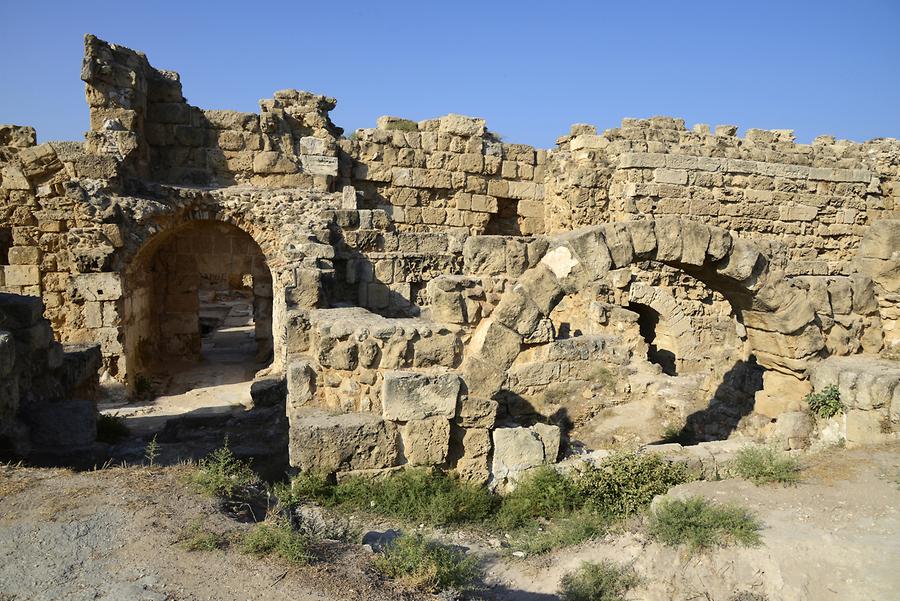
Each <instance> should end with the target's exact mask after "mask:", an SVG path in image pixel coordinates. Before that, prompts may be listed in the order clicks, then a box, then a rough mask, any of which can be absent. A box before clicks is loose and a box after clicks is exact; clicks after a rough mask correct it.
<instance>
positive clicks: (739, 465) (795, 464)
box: [732, 446, 800, 485]
mask: <svg viewBox="0 0 900 601" xmlns="http://www.w3.org/2000/svg"><path fill="white" fill-rule="evenodd" d="M732 469H733V470H734V473H735V474H736V475H738V476H740V477H741V478H744V479H745V480H750V481H751V482H753V483H754V484H757V485H759V484H768V483H770V482H779V483H781V484H796V483H797V481H798V480H799V479H800V462H799V461H797V459H795V458H794V457H791V456H790V455H785V454H784V453H780V452H778V451H776V450H775V449H772V448H769V447H755V446H746V447H744V448H742V449H741V450H740V451H738V453H737V456H736V457H735V459H734V463H733V465H732Z"/></svg>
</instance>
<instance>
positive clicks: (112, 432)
mask: <svg viewBox="0 0 900 601" xmlns="http://www.w3.org/2000/svg"><path fill="white" fill-rule="evenodd" d="M126 436H128V426H126V425H125V418H124V417H122V416H121V415H108V414H106V413H101V414H99V415H98V416H97V440H99V441H100V442H106V443H114V442H117V441H119V440H121V439H123V438H125V437H126Z"/></svg>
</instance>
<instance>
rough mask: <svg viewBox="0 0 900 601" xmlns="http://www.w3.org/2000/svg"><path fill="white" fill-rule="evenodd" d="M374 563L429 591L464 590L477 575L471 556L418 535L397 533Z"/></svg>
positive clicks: (385, 572)
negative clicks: (395, 537)
mask: <svg viewBox="0 0 900 601" xmlns="http://www.w3.org/2000/svg"><path fill="white" fill-rule="evenodd" d="M373 566H374V567H375V569H376V570H378V571H379V572H380V573H381V574H383V575H384V576H387V577H388V578H393V579H396V580H398V581H399V582H401V583H402V584H404V585H406V586H408V587H410V588H414V589H417V590H420V591H424V592H429V593H436V592H439V591H443V590H446V589H448V588H455V589H458V590H464V589H466V588H469V587H470V586H471V583H472V582H473V581H474V580H475V579H476V578H478V577H479V575H480V571H479V569H478V562H477V560H476V559H475V558H474V557H468V556H466V555H465V553H463V552H462V551H460V550H458V549H455V548H453V547H449V546H447V545H442V544H441V543H439V542H437V541H433V540H428V539H426V538H424V537H422V536H421V535H419V534H403V535H401V536H399V537H398V538H397V539H395V540H394V541H393V542H392V543H391V544H390V546H388V547H387V549H385V551H384V553H383V554H381V555H380V556H378V557H376V558H375V560H374V561H373Z"/></svg>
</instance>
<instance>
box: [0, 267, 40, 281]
mask: <svg viewBox="0 0 900 601" xmlns="http://www.w3.org/2000/svg"><path fill="white" fill-rule="evenodd" d="M2 267H3V278H4V282H5V285H6V286H38V285H40V283H41V271H40V266H38V265H4V266H2Z"/></svg>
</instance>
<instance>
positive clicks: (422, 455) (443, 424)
mask: <svg viewBox="0 0 900 601" xmlns="http://www.w3.org/2000/svg"><path fill="white" fill-rule="evenodd" d="M400 436H401V439H402V440H403V455H404V456H405V457H406V461H407V462H408V463H409V464H410V465H440V464H442V463H444V462H445V461H446V460H447V450H448V449H449V446H450V422H449V421H448V420H447V418H445V417H429V418H426V419H421V420H413V421H409V422H407V423H406V424H404V425H403V426H402V427H401V428H400Z"/></svg>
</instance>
